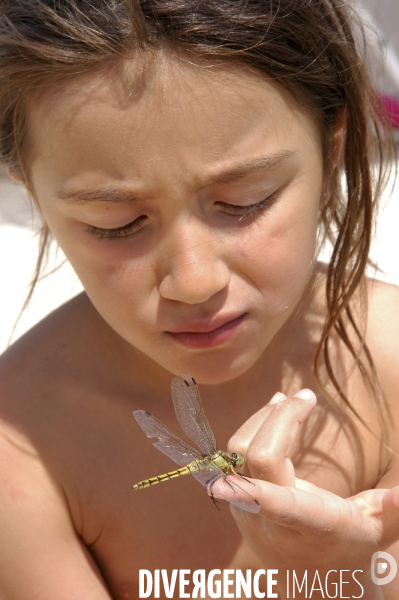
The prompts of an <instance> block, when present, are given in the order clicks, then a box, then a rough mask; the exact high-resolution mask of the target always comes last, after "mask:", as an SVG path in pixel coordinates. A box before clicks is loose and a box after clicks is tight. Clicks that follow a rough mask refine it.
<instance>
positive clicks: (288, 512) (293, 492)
mask: <svg viewBox="0 0 399 600" xmlns="http://www.w3.org/2000/svg"><path fill="white" fill-rule="evenodd" d="M239 486H240V487H241V488H242V489H243V490H244V491H245V492H247V494H249V495H250V496H252V498H253V499H254V500H256V501H257V502H258V503H259V506H260V510H259V513H258V515H260V516H261V517H264V518H265V519H267V520H268V521H270V522H272V523H274V524H275V525H280V526H283V527H288V528H290V529H291V530H292V531H295V532H297V533H300V534H301V535H305V536H307V537H310V536H315V537H318V538H319V537H320V533H323V536H325V535H328V534H329V533H330V534H331V537H334V536H335V537H337V536H339V535H342V531H340V532H338V533H337V524H338V523H344V522H345V517H346V520H347V521H348V522H350V521H351V519H353V514H352V513H351V511H350V508H349V505H348V503H347V502H346V501H345V500H343V499H342V498H339V497H338V496H336V495H335V494H333V493H331V492H328V491H326V490H319V489H318V488H316V487H315V486H313V488H314V492H309V491H306V490H304V489H300V488H293V487H281V486H279V485H275V484H274V483H269V482H267V481H260V480H257V479H249V480H240V482H239ZM320 492H321V493H320ZM212 495H213V496H214V498H216V499H218V500H226V501H227V502H233V501H234V492H233V491H232V490H229V488H228V486H223V484H222V482H220V483H219V481H216V482H215V483H214V485H213V487H212ZM358 512H359V515H360V511H358ZM235 517H236V518H238V519H240V520H241V519H252V518H255V519H256V518H257V516H256V517H252V516H251V515H250V514H249V513H242V512H241V511H240V512H237V513H235ZM344 529H345V531H346V530H347V529H348V527H347V526H346V527H344ZM324 541H325V537H324Z"/></svg>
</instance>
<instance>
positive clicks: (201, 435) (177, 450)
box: [133, 373, 260, 513]
mask: <svg viewBox="0 0 399 600" xmlns="http://www.w3.org/2000/svg"><path fill="white" fill-rule="evenodd" d="M171 389H172V399H173V405H174V409H175V413H176V417H177V420H178V421H179V423H180V426H181V428H182V429H183V431H184V432H185V433H186V434H187V435H188V437H189V438H190V439H191V440H192V441H193V442H195V444H196V445H197V446H198V448H199V450H197V449H196V448H193V447H192V446H190V445H189V444H187V443H186V442H184V441H183V440H181V439H180V438H178V437H177V436H176V435H174V434H173V433H171V432H170V431H169V429H167V427H165V425H163V424H162V423H161V422H160V421H158V419H156V418H155V417H154V416H153V415H152V414H151V413H149V412H147V411H145V410H135V411H134V412H133V416H134V418H135V419H136V421H137V423H138V424H139V425H140V427H141V429H142V430H143V431H144V433H145V434H146V435H147V437H149V438H158V441H157V442H154V443H153V445H154V446H155V448H157V449H158V450H159V451H160V452H163V454H166V456H168V457H169V458H171V459H172V460H173V461H174V462H175V463H177V464H178V465H180V468H179V469H176V470H174V471H170V472H169V473H164V474H163V475H158V476H156V477H151V478H149V479H144V480H143V481H140V482H139V483H136V484H135V485H134V486H133V489H134V490H142V489H144V488H147V487H150V486H152V485H156V484H158V483H162V482H164V481H169V480H170V479H174V478H175V477H180V476H182V475H190V474H191V475H193V477H195V479H197V481H199V482H200V483H201V484H202V485H203V486H205V487H206V488H207V490H208V495H210V497H211V499H212V500H213V502H214V504H215V506H216V507H217V504H216V499H215V498H214V496H213V493H212V488H213V486H214V485H215V483H216V481H217V482H218V490H219V492H220V493H221V494H223V493H224V491H226V492H227V491H229V492H230V493H229V502H231V503H232V504H234V505H235V506H237V507H238V508H241V509H243V510H246V511H248V512H251V513H258V512H259V510H260V505H259V502H258V501H257V500H255V499H254V498H252V496H250V495H249V494H248V493H247V492H246V491H244V490H243V489H242V488H241V487H240V486H239V485H238V483H236V481H234V479H235V478H238V477H241V478H243V479H246V478H245V477H244V476H243V475H242V474H241V473H238V472H237V471H236V468H240V467H242V466H243V464H244V457H243V456H242V454H239V453H238V452H232V453H231V454H228V453H227V452H223V451H222V450H218V449H217V445H216V438H215V435H214V433H213V431H212V429H211V426H210V425H209V422H208V419H207V418H206V416H205V413H204V409H203V407H202V402H201V398H200V394H199V391H198V386H197V383H196V381H195V379H194V377H191V375H189V374H188V373H181V374H180V375H179V376H178V377H174V378H173V379H172V384H171ZM232 476H236V477H235V478H234V477H232ZM231 492H233V493H231ZM217 508H218V507H217Z"/></svg>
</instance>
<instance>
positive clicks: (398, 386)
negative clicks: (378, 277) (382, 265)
mask: <svg viewBox="0 0 399 600" xmlns="http://www.w3.org/2000/svg"><path fill="white" fill-rule="evenodd" d="M368 299H369V305H368V326H367V337H366V341H367V344H368V347H369V349H370V351H371V354H372V357H373V360H374V363H375V366H376V368H377V373H378V377H379V380H380V382H381V387H382V391H383V393H384V398H385V401H386V403H387V407H388V417H387V420H386V422H387V425H388V426H389V428H390V431H389V432H388V434H389V437H388V440H389V442H388V444H389V447H390V449H391V456H390V460H389V468H388V469H387V471H386V473H385V475H384V476H383V478H382V480H381V481H380V483H379V484H378V487H392V486H393V485H398V484H399V396H398V392H399V287H397V286H395V285H391V284H388V283H383V282H379V281H372V282H369V294H368Z"/></svg>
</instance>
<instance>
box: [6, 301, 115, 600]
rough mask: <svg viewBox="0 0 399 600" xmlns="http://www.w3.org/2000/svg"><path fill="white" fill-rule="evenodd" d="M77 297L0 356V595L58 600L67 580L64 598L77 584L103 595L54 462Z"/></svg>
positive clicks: (78, 312) (78, 314) (79, 304)
mask: <svg viewBox="0 0 399 600" xmlns="http://www.w3.org/2000/svg"><path fill="white" fill-rule="evenodd" d="M85 303H86V301H85V299H84V298H83V297H82V298H77V299H74V300H72V301H71V302H70V303H68V305H65V306H63V307H61V308H60V309H58V311H55V313H53V314H51V315H50V316H49V317H47V318H46V319H45V320H44V321H43V322H41V323H39V324H38V325H37V326H36V327H35V328H33V329H32V330H31V331H30V332H28V333H27V334H26V335H25V336H23V338H21V339H20V340H19V341H18V342H16V343H15V344H14V345H13V346H12V347H11V348H9V349H8V350H7V351H6V352H5V353H4V354H3V355H2V356H1V357H0V456H1V461H0V528H1V530H2V531H3V535H4V536H5V538H6V539H7V544H6V545H4V544H3V548H2V549H0V570H1V571H2V573H3V577H2V579H1V582H0V596H1V597H13V598H14V597H18V598H21V600H22V599H25V598H26V599H28V598H29V599H35V600H36V598H37V599H39V598H44V597H46V598H48V597H52V598H54V599H57V600H58V599H60V600H61V599H64V598H66V597H68V592H67V590H69V588H70V587H71V588H72V589H74V591H71V590H70V591H71V594H69V597H78V596H77V593H78V590H79V593H83V590H84V591H85V592H87V594H86V596H85V597H87V598H98V599H100V598H108V597H109V596H108V594H107V592H106V590H105V587H104V584H103V583H102V580H101V576H100V574H99V572H98V569H97V567H96V565H95V564H94V561H93V559H92V558H91V556H90V555H89V553H88V551H87V549H86V548H85V547H84V545H83V544H82V542H81V540H80V538H79V537H78V535H77V532H76V528H75V526H74V523H73V521H72V520H71V513H70V509H71V506H70V504H69V502H68V500H67V496H68V494H67V493H66V490H65V485H64V484H65V482H66V479H65V478H63V477H62V470H61V469H60V468H58V465H57V460H58V462H59V463H60V464H61V463H65V459H64V458H63V456H62V453H60V449H61V447H62V445H63V436H62V435H61V432H62V429H65V428H66V429H67V430H68V429H69V430H70V426H68V419H67V418H66V419H65V418H64V417H65V415H66V410H65V402H64V403H63V400H62V393H61V392H62V388H63V384H64V383H65V378H62V377H61V373H62V372H63V367H64V369H65V371H66V374H67V375H66V377H68V376H71V374H72V373H73V372H74V367H73V365H74V364H75V363H76V364H77V362H78V361H79V358H78V356H76V360H75V361H73V360H72V354H73V353H72V348H70V349H69V350H68V347H69V345H70V344H71V339H72V338H71V336H73V335H74V334H76V335H77V332H78V329H79V320H81V319H82V318H83V317H84V311H85V308H84V306H85ZM75 354H78V352H76V348H75ZM75 370H76V369H75ZM58 398H60V400H61V401H60V403H56V400H58ZM56 404H57V410H56V408H55V407H56ZM57 423H59V425H57ZM64 441H65V439H64ZM54 442H55V443H54ZM49 457H54V459H53V460H50V459H49ZM71 572H74V573H76V581H75V582H73V584H72V583H71V582H70V581H68V577H69V578H70V573H71ZM80 574H81V575H80ZM81 597H83V596H81Z"/></svg>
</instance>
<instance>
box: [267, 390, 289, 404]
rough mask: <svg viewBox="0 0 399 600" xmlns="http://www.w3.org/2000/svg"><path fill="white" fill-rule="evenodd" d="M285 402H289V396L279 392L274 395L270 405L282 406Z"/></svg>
mask: <svg viewBox="0 0 399 600" xmlns="http://www.w3.org/2000/svg"><path fill="white" fill-rule="evenodd" d="M284 400H287V396H286V395H285V394H283V393H282V392H277V393H276V394H274V396H273V398H272V399H271V400H270V402H269V404H280V402H284Z"/></svg>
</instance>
